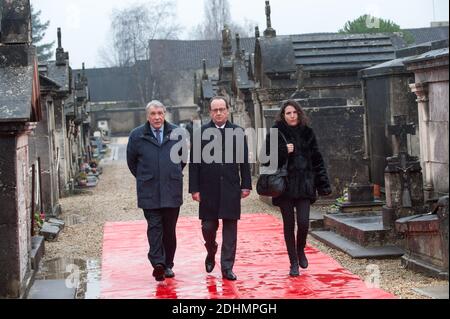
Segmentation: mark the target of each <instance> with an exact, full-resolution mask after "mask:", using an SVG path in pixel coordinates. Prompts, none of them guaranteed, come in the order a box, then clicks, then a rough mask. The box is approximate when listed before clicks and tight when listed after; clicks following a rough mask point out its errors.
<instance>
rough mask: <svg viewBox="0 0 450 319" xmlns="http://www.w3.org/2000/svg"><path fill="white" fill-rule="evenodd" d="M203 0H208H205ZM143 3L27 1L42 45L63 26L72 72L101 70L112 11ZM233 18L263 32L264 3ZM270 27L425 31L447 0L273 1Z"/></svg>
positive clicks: (191, 11)
mask: <svg viewBox="0 0 450 319" xmlns="http://www.w3.org/2000/svg"><path fill="white" fill-rule="evenodd" d="M205 1H207V0H205ZM143 2H148V1H143V0H59V1H55V0H31V3H32V4H33V5H34V6H35V7H36V8H37V9H39V10H42V14H41V20H43V21H45V20H50V22H51V23H50V27H49V29H48V32H47V35H46V41H47V42H50V41H53V40H56V29H57V28H58V27H61V28H62V33H63V47H64V49H65V50H66V51H68V52H69V53H70V61H71V65H72V67H73V68H75V69H77V68H80V67H81V63H82V62H85V63H86V67H87V68H93V67H101V66H102V65H101V59H100V57H99V48H100V47H102V46H104V45H105V43H106V38H107V35H108V32H109V26H110V16H111V13H112V10H113V9H120V8H124V7H126V6H127V5H130V4H134V3H143ZM229 2H230V6H231V14H232V18H233V20H234V21H236V22H242V21H244V19H249V20H252V21H255V22H256V23H257V24H258V25H259V26H260V29H261V31H263V30H264V29H265V27H266V20H265V9H264V8H265V1H264V0H229ZM270 4H271V7H272V26H273V27H274V28H275V29H276V30H277V32H278V34H300V33H313V32H336V31H338V30H339V29H340V28H342V27H343V26H344V24H345V22H346V21H348V20H353V19H355V18H357V17H359V16H361V15H363V14H366V13H370V14H372V15H374V16H377V17H381V18H383V19H390V20H392V21H394V22H395V23H397V24H399V25H400V26H401V27H402V28H405V29H406V28H420V27H429V26H430V22H431V21H448V20H449V17H448V16H449V13H448V12H449V2H448V0H434V1H433V0H370V1H363V0H272V1H271V2H270ZM176 6H177V8H176V12H177V15H178V17H177V19H178V21H177V22H178V23H179V24H180V25H182V26H183V28H184V30H185V32H184V33H183V34H182V35H181V37H180V38H181V39H183V38H186V36H187V35H188V32H189V31H190V29H191V28H192V27H193V26H195V25H196V24H198V23H199V22H200V21H201V20H202V17H203V0H177V1H176Z"/></svg>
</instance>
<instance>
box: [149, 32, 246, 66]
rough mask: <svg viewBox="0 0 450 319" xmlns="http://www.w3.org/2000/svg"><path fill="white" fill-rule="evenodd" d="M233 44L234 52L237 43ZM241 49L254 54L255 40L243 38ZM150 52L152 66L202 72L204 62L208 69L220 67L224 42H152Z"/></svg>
mask: <svg viewBox="0 0 450 319" xmlns="http://www.w3.org/2000/svg"><path fill="white" fill-rule="evenodd" d="M232 42H233V52H234V51H235V50H236V48H235V46H236V41H232ZM241 49H243V50H245V51H246V52H251V53H253V52H254V51H255V39H254V38H241ZM150 51H151V55H152V62H153V63H152V65H153V66H154V67H158V68H160V69H162V70H166V71H176V70H200V69H202V67H203V65H202V61H203V59H205V60H206V66H207V68H208V69H210V68H216V67H219V65H220V57H221V56H222V41H219V40H195V41H182V40H151V41H150Z"/></svg>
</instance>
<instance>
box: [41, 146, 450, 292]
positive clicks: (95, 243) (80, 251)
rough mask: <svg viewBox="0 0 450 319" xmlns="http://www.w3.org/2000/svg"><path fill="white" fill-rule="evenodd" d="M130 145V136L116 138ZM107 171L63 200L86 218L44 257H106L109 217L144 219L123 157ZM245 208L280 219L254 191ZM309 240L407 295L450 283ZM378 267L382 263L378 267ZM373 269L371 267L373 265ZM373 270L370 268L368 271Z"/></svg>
mask: <svg viewBox="0 0 450 319" xmlns="http://www.w3.org/2000/svg"><path fill="white" fill-rule="evenodd" d="M114 142H116V143H119V144H122V146H123V144H125V143H126V139H120V140H115V141H114ZM102 166H103V175H102V176H101V179H100V182H99V184H98V186H97V187H96V188H95V189H92V190H90V191H86V192H85V193H84V194H82V195H77V196H73V197H68V198H63V199H61V205H62V208H63V214H62V216H61V219H65V220H66V221H69V223H70V221H73V220H77V221H81V223H79V224H75V225H72V226H66V228H65V229H64V231H63V232H62V233H61V234H60V236H59V239H58V241H57V242H54V243H49V242H47V243H46V246H45V248H46V255H45V258H44V261H50V260H53V259H56V258H75V259H83V260H101V255H102V241H103V226H104V224H105V223H106V222H116V221H132V220H143V219H144V216H143V213H142V211H141V210H139V209H137V208H136V203H137V200H136V191H135V180H134V177H133V176H132V175H131V174H130V173H129V171H128V168H127V165H126V163H125V162H123V161H105V162H104V163H103V164H102ZM187 178H188V177H187V176H185V204H184V205H183V207H182V209H181V215H182V216H197V210H198V204H197V203H195V202H193V201H192V199H191V198H190V195H189V194H187ZM242 211H243V212H244V213H262V212H263V213H268V214H273V215H274V216H276V217H277V218H281V216H280V214H279V212H278V209H277V208H274V207H271V206H269V205H267V204H265V203H263V202H261V201H260V200H259V198H258V196H257V195H256V193H255V192H252V195H251V196H250V198H249V199H247V200H245V201H244V202H243V209H242ZM309 243H310V244H311V245H313V246H314V247H316V248H318V249H319V250H320V251H322V252H324V253H326V254H328V255H330V256H332V257H333V258H334V259H336V260H337V261H338V262H339V263H340V264H341V265H342V266H344V267H345V268H347V269H349V270H350V271H351V272H352V273H354V274H356V275H358V276H360V277H361V278H363V279H364V278H367V276H368V275H370V273H371V272H372V273H373V269H376V270H378V269H379V271H380V275H381V277H380V288H381V289H383V290H385V291H388V292H390V293H392V294H394V295H396V296H397V297H399V298H402V299H414V298H416V299H419V298H420V299H426V297H423V296H420V295H418V294H416V293H414V291H412V289H413V288H423V287H430V286H435V285H444V284H448V281H442V280H436V279H433V278H429V277H425V276H423V275H421V274H418V273H414V272H412V271H409V270H406V269H403V268H402V267H401V263H400V260H399V259H396V260H354V259H351V258H350V257H349V256H348V255H346V254H344V253H341V252H339V251H336V250H334V249H331V248H329V247H327V246H326V245H324V244H322V243H320V242H318V241H316V240H315V239H313V238H309ZM374 267H377V268H374ZM371 269H372V270H371ZM368 270H369V272H368Z"/></svg>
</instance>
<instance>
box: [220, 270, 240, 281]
mask: <svg viewBox="0 0 450 319" xmlns="http://www.w3.org/2000/svg"><path fill="white" fill-rule="evenodd" d="M222 276H223V278H224V279H228V280H231V281H235V280H237V277H236V275H235V274H234V272H233V271H232V270H224V271H222Z"/></svg>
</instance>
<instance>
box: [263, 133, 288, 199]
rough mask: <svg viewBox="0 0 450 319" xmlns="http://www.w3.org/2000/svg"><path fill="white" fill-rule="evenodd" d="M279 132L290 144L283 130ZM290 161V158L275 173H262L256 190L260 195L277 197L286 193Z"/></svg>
mask: <svg viewBox="0 0 450 319" xmlns="http://www.w3.org/2000/svg"><path fill="white" fill-rule="evenodd" d="M279 134H281V137H282V138H283V139H284V140H285V142H286V145H287V144H289V143H288V141H287V140H286V137H285V136H284V135H283V134H282V133H281V132H279ZM288 163H289V160H287V161H286V164H284V165H283V166H282V167H281V168H279V169H278V170H277V171H276V172H275V173H273V174H261V175H260V176H259V178H258V182H257V183H256V192H257V193H258V195H261V196H267V197H273V198H276V197H280V196H281V195H282V194H283V193H284V191H285V190H286V188H287V182H288V181H287V177H288Z"/></svg>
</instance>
